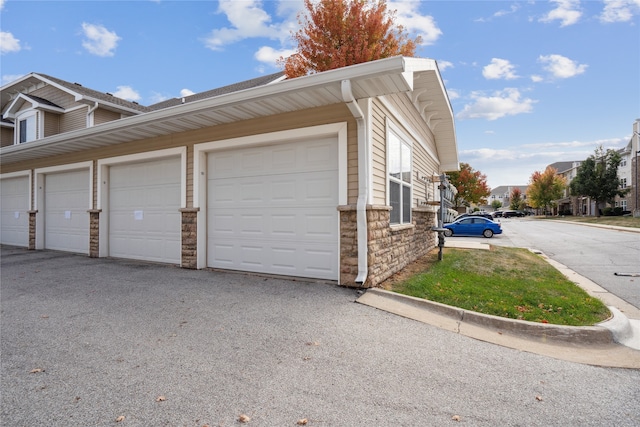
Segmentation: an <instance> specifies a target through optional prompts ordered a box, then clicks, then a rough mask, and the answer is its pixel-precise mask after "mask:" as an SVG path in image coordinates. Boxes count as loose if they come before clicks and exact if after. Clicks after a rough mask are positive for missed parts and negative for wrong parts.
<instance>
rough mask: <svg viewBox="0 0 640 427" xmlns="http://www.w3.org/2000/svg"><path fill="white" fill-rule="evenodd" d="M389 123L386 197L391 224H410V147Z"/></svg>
mask: <svg viewBox="0 0 640 427" xmlns="http://www.w3.org/2000/svg"><path fill="white" fill-rule="evenodd" d="M401 135H402V134H401V133H400V132H399V131H398V130H397V129H396V128H395V126H392V125H391V123H389V126H388V127H387V170H388V182H389V187H388V197H389V204H390V205H391V208H392V209H391V214H390V222H391V224H410V223H411V186H412V185H411V157H412V153H411V145H410V144H409V143H408V142H406V140H405V139H404V138H403V137H402V136H401Z"/></svg>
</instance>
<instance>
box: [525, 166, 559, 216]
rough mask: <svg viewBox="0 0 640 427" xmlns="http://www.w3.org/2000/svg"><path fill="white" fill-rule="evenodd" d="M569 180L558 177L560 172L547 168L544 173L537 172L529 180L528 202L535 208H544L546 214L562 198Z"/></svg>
mask: <svg viewBox="0 0 640 427" xmlns="http://www.w3.org/2000/svg"><path fill="white" fill-rule="evenodd" d="M566 186H567V180H566V179H565V178H564V177H563V176H560V175H558V171H557V170H556V169H554V168H552V167H551V166H547V168H546V169H545V171H544V172H540V171H535V172H534V173H532V174H531V178H529V186H528V187H527V200H528V201H529V204H530V205H531V206H532V207H534V208H544V211H545V213H547V212H548V208H549V207H551V206H553V204H554V203H555V201H556V200H558V199H559V198H561V197H562V194H563V192H564V190H565V188H566Z"/></svg>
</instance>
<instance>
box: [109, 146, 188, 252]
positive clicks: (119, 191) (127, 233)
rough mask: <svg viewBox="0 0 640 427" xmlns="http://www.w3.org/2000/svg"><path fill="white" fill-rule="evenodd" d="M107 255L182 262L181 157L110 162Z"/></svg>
mask: <svg viewBox="0 0 640 427" xmlns="http://www.w3.org/2000/svg"><path fill="white" fill-rule="evenodd" d="M108 173H109V186H108V219H109V224H108V254H109V256H112V257H118V258H130V259H139V260H145V261H154V262H163V263H170V264H180V248H181V233H180V230H181V219H180V211H179V210H180V207H181V159H180V157H171V158H163V159H157V160H151V161H146V162H136V163H123V164H112V165H110V166H109V172H108Z"/></svg>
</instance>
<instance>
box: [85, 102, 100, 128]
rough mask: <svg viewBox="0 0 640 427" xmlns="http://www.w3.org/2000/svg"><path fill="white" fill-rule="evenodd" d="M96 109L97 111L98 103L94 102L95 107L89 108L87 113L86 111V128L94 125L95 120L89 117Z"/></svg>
mask: <svg viewBox="0 0 640 427" xmlns="http://www.w3.org/2000/svg"><path fill="white" fill-rule="evenodd" d="M97 109H98V101H96V102H95V105H94V106H93V107H91V108H89V111H87V127H88V128H90V127H92V126H93V125H94V123H95V119H94V118H93V117H92V116H91V115H92V114H93V112H94V111H96V110H97Z"/></svg>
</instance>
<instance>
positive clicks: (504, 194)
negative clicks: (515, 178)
mask: <svg viewBox="0 0 640 427" xmlns="http://www.w3.org/2000/svg"><path fill="white" fill-rule="evenodd" d="M516 188H518V189H520V192H521V193H522V199H523V200H527V188H529V186H528V185H501V186H499V187H496V188H494V189H493V190H491V194H489V198H488V199H487V205H485V206H482V207H481V209H483V208H484V209H485V210H487V211H495V210H504V209H509V204H510V203H511V193H512V192H513V190H514V189H516ZM496 200H497V201H499V202H500V203H501V204H502V207H500V208H499V209H494V208H493V202H494V201H496Z"/></svg>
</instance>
